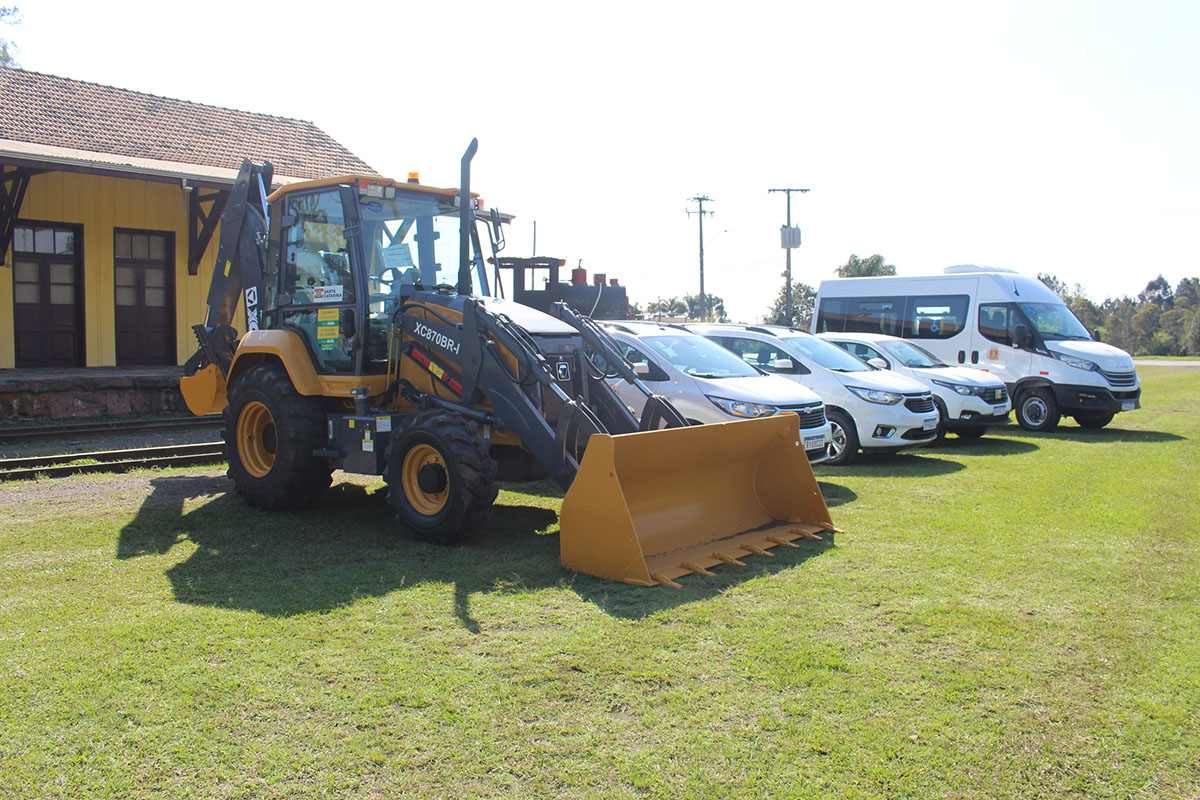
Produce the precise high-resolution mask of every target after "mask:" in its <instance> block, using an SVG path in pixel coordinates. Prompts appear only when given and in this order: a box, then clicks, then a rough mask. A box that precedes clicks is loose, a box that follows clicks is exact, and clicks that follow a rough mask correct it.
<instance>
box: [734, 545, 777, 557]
mask: <svg viewBox="0 0 1200 800" xmlns="http://www.w3.org/2000/svg"><path fill="white" fill-rule="evenodd" d="M742 549H743V550H746V551H748V552H751V553H754V555H756V556H767V557H768V558H774V557H775V554H774V553H772V552H770V551H768V550H763V549H762V548H761V547H759V546H758V545H756V544H744V545H742Z"/></svg>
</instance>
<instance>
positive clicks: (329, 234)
mask: <svg viewBox="0 0 1200 800" xmlns="http://www.w3.org/2000/svg"><path fill="white" fill-rule="evenodd" d="M287 214H288V222H290V223H291V224H290V225H288V226H287V227H286V228H284V231H283V236H284V243H283V249H284V262H283V263H284V266H283V274H284V282H283V284H284V287H283V288H284V291H285V292H287V293H288V294H290V295H291V297H292V304H293V305H309V304H315V305H328V304H330V303H335V304H340V303H347V304H349V303H353V302H354V281H353V279H352V277H351V273H350V255H349V253H348V251H347V247H346V220H345V217H344V216H343V213H342V201H341V197H340V195H339V193H338V190H337V189H336V188H335V189H331V190H329V191H323V192H313V193H311V194H303V195H296V196H292V197H289V198H288V210H287Z"/></svg>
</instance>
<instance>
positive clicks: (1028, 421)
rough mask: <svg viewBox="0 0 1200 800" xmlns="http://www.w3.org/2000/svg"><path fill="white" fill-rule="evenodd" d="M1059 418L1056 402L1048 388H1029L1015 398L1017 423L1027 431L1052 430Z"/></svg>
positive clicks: (1041, 431) (1056, 425) (1040, 431)
mask: <svg viewBox="0 0 1200 800" xmlns="http://www.w3.org/2000/svg"><path fill="white" fill-rule="evenodd" d="M1059 419H1061V415H1060V414H1059V413H1058V403H1056V402H1054V393H1053V392H1052V391H1050V390H1049V389H1045V388H1037V389H1029V390H1027V391H1025V392H1022V393H1021V396H1020V397H1019V398H1018V399H1017V424H1019V425H1020V426H1021V427H1022V428H1024V429H1025V430H1027V431H1036V432H1038V433H1045V432H1048V431H1052V430H1054V429H1055V428H1057V427H1058V421H1059Z"/></svg>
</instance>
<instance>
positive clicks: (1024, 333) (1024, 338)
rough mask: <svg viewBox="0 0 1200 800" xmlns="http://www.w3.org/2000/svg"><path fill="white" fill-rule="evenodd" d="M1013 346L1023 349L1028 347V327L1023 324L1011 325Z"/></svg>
mask: <svg viewBox="0 0 1200 800" xmlns="http://www.w3.org/2000/svg"><path fill="white" fill-rule="evenodd" d="M1013 347H1017V348H1020V349H1022V350H1024V349H1025V348H1027V347H1029V328H1026V327H1025V326H1024V325H1016V326H1014V327H1013Z"/></svg>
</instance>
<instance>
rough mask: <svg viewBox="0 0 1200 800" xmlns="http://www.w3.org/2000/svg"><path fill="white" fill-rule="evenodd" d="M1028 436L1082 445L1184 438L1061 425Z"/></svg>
mask: <svg viewBox="0 0 1200 800" xmlns="http://www.w3.org/2000/svg"><path fill="white" fill-rule="evenodd" d="M1028 435H1030V436H1045V437H1046V438H1048V439H1061V440H1063V441H1068V442H1083V443H1084V444H1113V443H1115V442H1182V441H1185V440H1186V439H1187V437H1186V436H1179V435H1178V434H1174V433H1163V432H1161V431H1137V430H1126V429H1123V428H1112V427H1109V428H1083V427H1078V426H1075V425H1062V426H1060V427H1058V428H1056V429H1055V430H1054V431H1053V432H1052V433H1031V434H1028Z"/></svg>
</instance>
